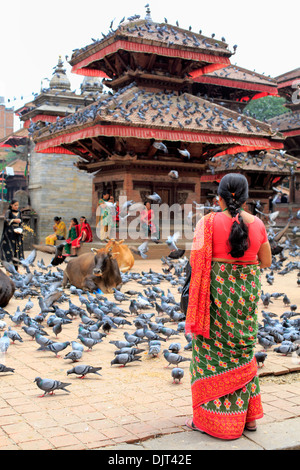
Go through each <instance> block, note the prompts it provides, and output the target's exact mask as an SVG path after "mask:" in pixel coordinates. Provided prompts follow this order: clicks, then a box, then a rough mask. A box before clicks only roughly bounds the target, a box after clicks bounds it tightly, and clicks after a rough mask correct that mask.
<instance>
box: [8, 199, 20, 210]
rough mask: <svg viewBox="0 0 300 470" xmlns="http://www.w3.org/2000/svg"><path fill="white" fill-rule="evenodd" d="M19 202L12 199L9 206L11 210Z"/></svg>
mask: <svg viewBox="0 0 300 470" xmlns="http://www.w3.org/2000/svg"><path fill="white" fill-rule="evenodd" d="M16 202H19V201H18V200H17V199H12V200H11V201H10V204H9V209H10V210H11V208H12V206H13V205H14V204H15V203H16Z"/></svg>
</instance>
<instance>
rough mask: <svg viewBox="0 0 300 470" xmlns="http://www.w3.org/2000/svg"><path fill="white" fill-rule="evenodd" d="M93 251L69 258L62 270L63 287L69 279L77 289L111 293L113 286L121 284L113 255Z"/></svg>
mask: <svg viewBox="0 0 300 470" xmlns="http://www.w3.org/2000/svg"><path fill="white" fill-rule="evenodd" d="M95 251H96V252H91V253H84V254H83V255H80V256H78V257H76V258H72V259H70V261H69V262H68V265H67V267H66V269H65V271H64V278H63V283H62V285H63V287H66V285H67V282H68V281H69V282H70V284H71V285H73V286H75V287H77V288H78V289H83V290H89V291H90V292H94V291H95V290H97V289H101V290H102V292H104V293H112V292H113V288H114V287H118V286H120V285H121V284H122V279H121V274H120V270H119V267H118V263H117V261H116V260H115V259H114V257H113V255H112V254H111V253H104V252H103V251H101V250H95Z"/></svg>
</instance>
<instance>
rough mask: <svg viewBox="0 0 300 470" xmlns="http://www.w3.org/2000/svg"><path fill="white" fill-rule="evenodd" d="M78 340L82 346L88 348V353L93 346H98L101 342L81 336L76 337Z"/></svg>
mask: <svg viewBox="0 0 300 470" xmlns="http://www.w3.org/2000/svg"><path fill="white" fill-rule="evenodd" d="M78 339H79V340H80V341H81V342H82V344H84V345H85V346H86V347H87V348H88V349H87V350H88V351H90V350H91V349H92V348H93V347H94V346H95V344H98V343H100V341H101V340H98V339H93V338H85V337H84V336H81V335H78Z"/></svg>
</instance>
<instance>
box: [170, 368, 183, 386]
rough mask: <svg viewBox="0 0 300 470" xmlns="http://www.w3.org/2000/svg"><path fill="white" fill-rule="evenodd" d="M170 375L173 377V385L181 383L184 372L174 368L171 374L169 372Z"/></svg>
mask: <svg viewBox="0 0 300 470" xmlns="http://www.w3.org/2000/svg"><path fill="white" fill-rule="evenodd" d="M171 375H172V377H173V379H174V380H173V384H175V383H181V382H180V381H181V379H182V378H183V376H184V370H183V369H181V368H180V367H174V368H173V369H172V372H171ZM176 380H178V382H176Z"/></svg>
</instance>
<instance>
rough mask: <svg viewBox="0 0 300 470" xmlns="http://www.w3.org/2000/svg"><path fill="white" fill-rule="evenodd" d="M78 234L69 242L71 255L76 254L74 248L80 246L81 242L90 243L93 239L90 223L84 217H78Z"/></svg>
mask: <svg viewBox="0 0 300 470" xmlns="http://www.w3.org/2000/svg"><path fill="white" fill-rule="evenodd" d="M78 231H79V235H78V237H77V238H75V240H73V241H72V242H71V247H72V255H71V256H77V254H76V250H77V249H78V248H80V246H81V244H82V243H91V242H92V241H93V233H92V229H91V226H90V224H89V223H88V222H87V221H86V218H85V217H80V224H79V225H78Z"/></svg>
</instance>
